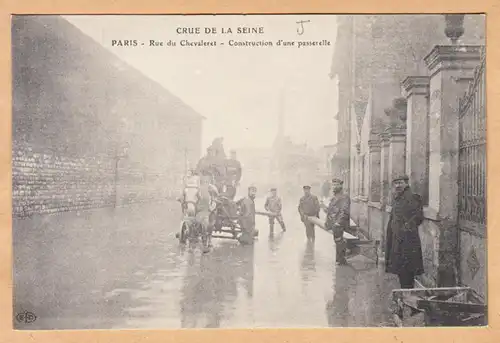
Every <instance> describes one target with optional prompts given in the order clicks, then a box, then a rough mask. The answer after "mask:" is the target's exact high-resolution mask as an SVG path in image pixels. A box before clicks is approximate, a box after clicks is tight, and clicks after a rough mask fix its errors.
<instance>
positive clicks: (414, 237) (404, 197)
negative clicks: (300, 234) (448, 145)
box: [266, 175, 424, 288]
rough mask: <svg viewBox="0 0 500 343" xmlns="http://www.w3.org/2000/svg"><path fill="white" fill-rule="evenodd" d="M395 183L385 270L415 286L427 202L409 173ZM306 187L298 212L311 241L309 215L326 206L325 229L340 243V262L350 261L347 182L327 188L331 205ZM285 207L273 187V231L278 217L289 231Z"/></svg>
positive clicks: (268, 207)
mask: <svg viewBox="0 0 500 343" xmlns="http://www.w3.org/2000/svg"><path fill="white" fill-rule="evenodd" d="M392 185H393V201H392V203H391V207H392V210H391V214H390V218H389V222H388V224H387V231H386V246H385V269H386V272H388V273H391V274H396V275H397V276H398V278H399V282H400V285H401V288H414V286H415V277H416V276H418V275H421V274H423V273H424V267H423V257H422V245H421V240H420V236H419V232H418V228H419V226H420V224H421V223H422V222H423V220H424V215H423V202H422V198H421V196H420V195H418V194H415V193H413V192H412V191H411V189H410V186H409V178H408V176H406V175H401V176H398V177H395V178H394V179H393V181H392ZM303 190H304V196H302V198H300V201H299V206H298V211H299V214H300V217H301V220H302V222H303V223H304V226H305V230H306V237H307V240H308V241H309V242H313V241H314V240H315V224H314V223H313V222H312V221H311V220H310V219H309V217H316V218H319V213H320V210H321V209H323V210H324V211H325V212H326V222H325V228H326V230H328V231H332V233H333V239H334V242H335V245H336V263H337V264H338V265H345V264H347V259H346V250H347V247H346V241H345V240H344V232H350V223H351V222H350V220H351V218H350V198H349V196H348V195H347V194H344V193H343V181H342V180H340V179H337V178H334V179H333V180H332V181H331V183H329V185H328V187H326V186H324V187H323V189H322V191H323V192H322V193H323V197H324V198H329V203H328V205H326V204H325V203H324V201H320V200H319V199H318V197H317V196H316V195H313V194H312V193H311V187H310V186H308V185H306V186H304V187H303ZM327 195H328V197H327ZM281 209H282V203H281V199H280V198H279V197H278V196H277V194H276V189H274V188H273V189H272V190H271V196H270V197H269V198H268V199H267V201H266V210H267V211H270V212H274V213H275V216H273V217H271V218H270V221H269V224H270V230H271V232H273V230H274V218H275V219H276V220H277V221H278V222H279V223H280V224H281V226H282V229H283V230H285V224H284V222H283V217H282V215H281Z"/></svg>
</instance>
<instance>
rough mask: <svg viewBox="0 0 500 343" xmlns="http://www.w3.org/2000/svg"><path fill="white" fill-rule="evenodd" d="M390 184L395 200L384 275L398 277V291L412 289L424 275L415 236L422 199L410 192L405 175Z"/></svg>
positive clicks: (416, 235) (419, 222)
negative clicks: (417, 278) (416, 281)
mask: <svg viewBox="0 0 500 343" xmlns="http://www.w3.org/2000/svg"><path fill="white" fill-rule="evenodd" d="M392 184H393V188H394V195H395V197H394V200H393V203H392V211H391V216H390V219H389V223H388V224H387V243H386V272H388V273H392V274H396V275H398V277H399V282H400V284H401V288H414V287H415V276H417V275H421V274H423V273H424V265H423V259H422V244H421V242H420V236H419V233H418V227H419V225H420V224H421V223H422V221H423V220H424V216H423V204H422V198H421V197H420V195H418V194H414V193H412V191H411V190H410V186H409V185H408V176H406V175H403V176H399V177H396V178H395V179H394V180H393V182H392Z"/></svg>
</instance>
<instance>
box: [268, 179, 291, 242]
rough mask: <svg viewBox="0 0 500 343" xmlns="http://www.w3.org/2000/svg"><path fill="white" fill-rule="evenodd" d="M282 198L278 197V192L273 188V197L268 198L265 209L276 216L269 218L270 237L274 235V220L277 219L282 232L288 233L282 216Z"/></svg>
mask: <svg viewBox="0 0 500 343" xmlns="http://www.w3.org/2000/svg"><path fill="white" fill-rule="evenodd" d="M282 207H283V205H282V202H281V198H280V197H279V196H278V190H277V189H276V188H271V195H270V196H268V197H267V199H266V203H265V205H264V209H265V210H266V211H268V212H271V213H272V214H273V215H274V216H270V217H269V235H272V234H273V233H274V220H275V219H276V220H277V221H278V223H279V224H280V226H281V230H283V231H286V228H285V223H284V221H283V217H282V216H281V210H282Z"/></svg>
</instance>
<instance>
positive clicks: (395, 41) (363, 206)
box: [332, 15, 486, 295]
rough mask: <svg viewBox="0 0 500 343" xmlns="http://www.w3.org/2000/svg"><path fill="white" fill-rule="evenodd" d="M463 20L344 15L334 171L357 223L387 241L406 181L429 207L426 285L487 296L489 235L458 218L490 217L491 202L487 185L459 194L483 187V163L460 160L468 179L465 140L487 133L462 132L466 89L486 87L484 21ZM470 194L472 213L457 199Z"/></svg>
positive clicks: (337, 60)
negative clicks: (399, 188)
mask: <svg viewBox="0 0 500 343" xmlns="http://www.w3.org/2000/svg"><path fill="white" fill-rule="evenodd" d="M456 19H457V17H454V18H451V19H450V17H447V19H446V20H445V16H442V15H425V16H424V15H422V16H420V15H412V16H406V15H397V16H386V15H379V16H348V17H347V16H346V17H341V19H340V20H339V23H340V25H341V26H340V27H339V39H338V41H337V43H338V45H337V46H336V53H335V56H334V61H333V64H334V68H333V71H332V75H333V76H335V77H336V78H337V80H338V83H339V95H340V97H341V98H342V100H340V102H339V112H338V121H339V133H338V136H339V141H338V143H337V146H338V151H337V154H336V156H335V157H334V163H335V162H336V163H337V164H338V166H339V169H341V173H342V175H345V174H347V175H349V184H350V188H349V193H350V196H351V199H352V205H351V216H352V219H353V220H354V221H355V222H356V223H357V224H358V225H359V226H360V228H361V229H363V230H364V231H366V233H367V234H368V235H369V236H370V237H372V238H374V239H377V240H380V241H382V243H383V242H384V241H385V230H386V225H387V222H388V218H389V213H390V210H391V206H390V205H391V202H392V199H391V191H390V180H392V178H393V177H394V176H396V175H398V174H407V175H408V176H409V177H410V185H411V187H412V189H413V191H414V192H416V193H419V194H420V195H421V196H422V197H423V198H424V201H425V213H426V220H425V222H424V223H423V225H422V226H421V228H420V230H421V238H422V242H423V250H424V264H425V270H426V273H425V275H424V276H423V277H422V279H421V280H420V281H421V282H422V283H423V284H425V285H428V286H436V285H437V286H447V285H457V284H468V285H472V286H474V287H475V289H476V290H478V291H479V292H480V293H481V294H483V295H484V294H485V254H486V251H485V241H484V237H481V235H482V234H481V233H478V232H480V231H481V229H479V231H478V230H475V229H474V230H472V229H470V227H476V228H477V227H478V225H476V224H477V220H476V222H474V223H473V222H471V221H468V223H467V225H465V224H464V222H463V221H461V220H460V219H459V217H460V215H459V212H460V211H462V210H463V211H465V212H467V211H469V212H471V209H470V208H471V207H473V204H474V206H475V207H474V208H479V209H477V211H479V212H480V211H481V208H482V209H483V210H484V202H483V203H482V205H478V204H480V203H481V200H480V199H482V198H481V197H482V196H480V195H478V194H479V193H480V192H481V190H482V189H483V188H484V184H481V185H479V184H478V185H475V184H471V185H469V186H468V187H469V188H470V187H472V188H473V189H474V190H475V191H474V192H472V191H470V189H469V188H467V189H466V190H462V191H460V192H459V188H458V186H457V185H462V186H461V187H463V185H464V184H465V183H467V182H469V183H470V181H467V179H464V176H462V174H464V173H465V174H464V175H472V174H474V173H475V174H474V175H476V176H477V178H478V180H483V179H484V172H485V169H484V168H482V167H480V166H481V165H482V163H484V155H481V154H480V153H474V154H472V155H471V156H473V157H471V156H468V155H467V157H463V159H465V160H464V161H465V162H464V161H462V162H460V163H462V164H463V167H462V169H463V170H464V172H461V173H458V172H457V170H459V168H458V166H459V158H458V157H459V155H460V153H459V152H460V151H462V150H463V149H462V148H461V147H462V145H463V144H465V143H464V142H465V141H466V140H467V139H466V138H464V137H468V136H471V135H474V134H475V135H481V132H480V130H481V126H480V125H479V124H477V125H475V126H473V128H472V127H471V129H470V130H472V131H474V133H470V132H469V133H467V134H464V135H462V134H459V128H462V127H463V125H462V124H461V121H459V117H460V116H459V112H460V109H459V108H460V106H461V105H460V103H461V101H460V98H461V97H463V95H464V93H465V92H466V91H467V89H468V87H469V85H471V84H481V81H480V79H481V77H482V76H481V74H480V73H479V72H476V74H474V70H480V69H481V68H480V66H481V65H482V63H484V61H483V62H482V60H481V58H482V57H481V56H482V55H481V51H482V50H481V48H482V47H483V46H484V33H485V23H484V17H483V16H477V15H474V16H465V18H464V21H463V26H460V23H459V24H457V21H456ZM459 21H460V19H458V22H459ZM457 25H458V26H457ZM461 28H463V29H464V32H463V35H461V36H460V31H461ZM454 34H456V35H458V36H460V40H459V43H460V44H451V45H450V42H449V38H448V37H452V36H453V35H454ZM447 36H448V37H447ZM337 50H338V51H339V52H337ZM345 66H347V67H345ZM478 68H479V69H478ZM471 87H472V86H471ZM468 92H469V93H470V94H476V95H469V97H472V96H475V97H476V98H480V97H481V96H483V95H481V94H483V93H481V92H479V93H478V91H477V89H476V88H474V89H470V90H469V91H468ZM483 92H484V90H483ZM463 101H465V100H463ZM483 110H484V109H483ZM463 111H465V110H463ZM471 111H472V112H474V113H476V114H475V115H471V116H476V117H478V118H482V117H481V116H484V112H483V113H478V112H480V110H479V109H474V110H471ZM460 118H462V117H460ZM464 120H465V119H464ZM470 120H472V119H470ZM470 120H469V121H470ZM474 120H476V119H474ZM477 120H478V121H479V122H481V120H482V119H477ZM465 121H466V122H467V123H469V121H467V120H465ZM467 135H468V136H467ZM340 137H343V139H342V140H341V139H340ZM476 141H477V140H476ZM478 149H480V148H478ZM462 154H466V152H462ZM471 164H472V165H473V167H470V165H471ZM467 173H468V174H467ZM482 173H483V174H482ZM344 177H345V176H344ZM481 187H483V188H481ZM465 191H467V192H469V193H471V192H472V193H471V195H469V196H468V197H467V196H463V197H462V198H463V199H462V203H464V204H465V205H462V207H460V205H459V203H460V201H459V199H460V196H459V194H462V193H464V192H465ZM464 199H465V200H464ZM470 199H474V200H470ZM478 199H479V200H478ZM460 208H461V210H459V209H460ZM483 213H484V212H483ZM476 217H477V216H476ZM479 224H481V223H479ZM479 226H481V225H479ZM471 232H472V233H471ZM382 246H384V244H382ZM471 246H472V248H471Z"/></svg>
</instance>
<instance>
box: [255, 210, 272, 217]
mask: <svg viewBox="0 0 500 343" xmlns="http://www.w3.org/2000/svg"><path fill="white" fill-rule="evenodd" d="M255 214H258V215H260V216H266V217H276V214H274V213H272V212H267V211H255Z"/></svg>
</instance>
